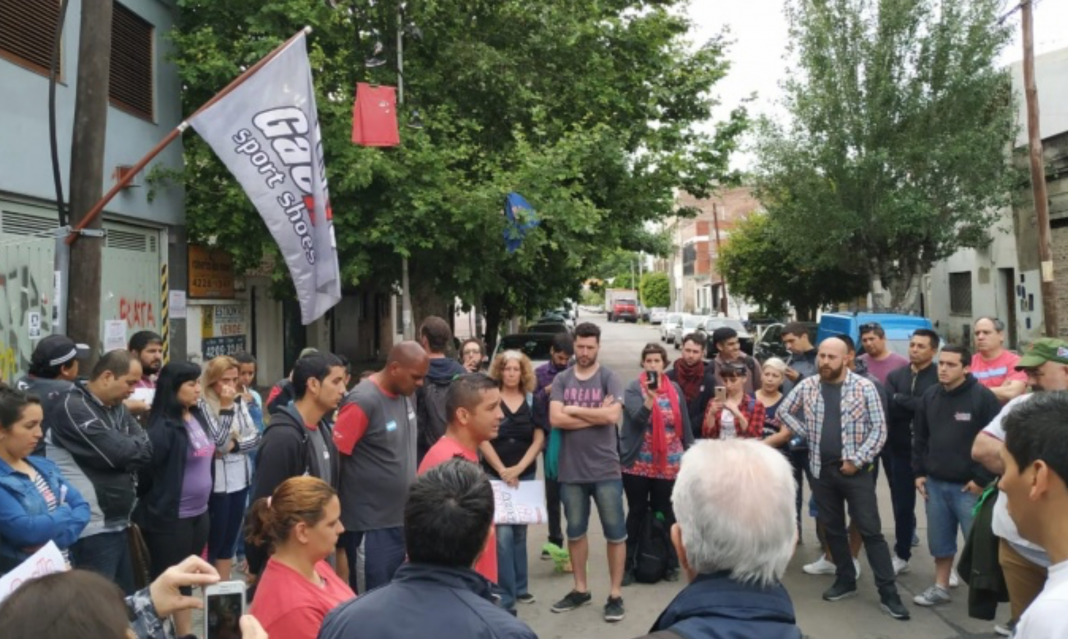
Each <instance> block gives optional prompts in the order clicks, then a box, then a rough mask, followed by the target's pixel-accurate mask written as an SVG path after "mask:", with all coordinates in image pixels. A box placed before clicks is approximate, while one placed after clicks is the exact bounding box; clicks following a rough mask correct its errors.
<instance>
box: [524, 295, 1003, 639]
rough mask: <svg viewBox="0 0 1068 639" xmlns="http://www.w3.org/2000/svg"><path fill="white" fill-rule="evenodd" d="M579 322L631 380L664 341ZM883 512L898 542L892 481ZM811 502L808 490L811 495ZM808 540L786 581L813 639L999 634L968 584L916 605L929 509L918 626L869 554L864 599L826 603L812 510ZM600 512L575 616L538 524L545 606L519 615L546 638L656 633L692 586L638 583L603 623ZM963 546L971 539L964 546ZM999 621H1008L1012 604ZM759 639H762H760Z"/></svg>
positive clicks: (912, 578) (644, 330)
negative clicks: (975, 607)
mask: <svg viewBox="0 0 1068 639" xmlns="http://www.w3.org/2000/svg"><path fill="white" fill-rule="evenodd" d="M583 315H584V316H583V317H580V319H579V321H580V322H581V321H593V322H596V323H598V324H600V325H601V326H602V331H603V332H602V339H601V355H600V359H601V362H602V363H603V364H604V365H606V366H608V367H609V368H611V369H612V370H614V371H615V372H616V373H618V374H619V375H620V376H621V377H622V378H623V379H624V381H629V380H631V379H634V378H636V377H637V375H638V372H639V370H640V367H639V361H638V360H639V355H640V353H641V349H642V347H643V346H644V345H645V344H646V343H647V342H655V341H658V340H659V332H658V331H657V329H656V327H652V326H640V325H634V324H608V323H607V322H606V321H605V316H603V315H594V316H589V315H586V314H583ZM668 352H669V354H670V356H671V358H672V359H674V357H675V356H676V354H677V351H675V350H674V349H673V348H672V347H671V346H668ZM878 492H879V507H880V512H881V514H882V522H883V532H884V533H885V534H886V535H887V540H888V542H890V543H891V544H892V543H893V516H892V513H891V510H890V493H889V488H888V486H887V483H886V480H885V479H880V481H879V487H878ZM805 499H806V501H807V499H808V490H807V487H806V490H805ZM804 514H805V515H806V516H805V517H804V529H803V533H802V536H803V543H802V544H801V545H800V546H798V549H797V553H796V554H795V555H794V558H793V560H792V561H791V563H790V567H789V569H788V570H787V572H786V575H785V577H784V580H783V581H784V584H785V586H786V589H787V590H788V591H789V593H790V596H791V598H792V599H793V602H794V607H795V609H796V612H797V619H798V624H799V625H800V627H801V629H802V631H803V632H804V634H805V635H807V636H808V637H812V638H813V639H859V638H863V639H876V638H880V639H881V638H897V637H901V638H905V637H909V638H923V639H950V638H965V637H967V638H972V637H992V636H995V635H994V633H993V622H986V621H980V620H976V619H970V618H969V617H968V614H967V596H968V590H967V586H966V585H962V586H961V587H960V588H958V589H956V590H954V591H953V601H952V602H951V603H949V604H945V605H944V606H941V607H938V608H934V609H932V608H921V607H919V606H916V605H914V604H913V603H912V597H913V596H914V595H916V594H919V593H920V592H922V591H923V590H924V589H925V588H927V587H928V586H929V585H931V584H932V583H933V582H934V561H933V560H932V559H931V556H930V554H929V553H928V552H927V549H926V546H927V544H926V528H927V522H926V517H925V515H924V512H923V509H922V506H918V507H917V517H918V518H919V535H920V539H921V541H922V542H923V543H921V545H920V546H919V547H917V548H914V549H913V551H914V554H913V558H912V566H911V570H910V571H909V572H908V573H905V574H903V575H901V576H900V577H899V578H898V587H899V588H900V591H901V596H902V599H903V600H904V601H905V603H906V605H907V606H908V607H909V609H910V612H911V613H912V619H911V620H910V621H904V622H903V621H896V620H894V619H891V618H890V617H889V616H887V615H885V614H883V613H882V612H881V611H880V610H879V605H878V604H879V600H878V595H877V593H876V590H875V584H874V581H873V580H872V576H871V570H870V569H869V567H868V564H867V560H866V559H865V558H864V553H861V564H862V571H863V574H862V576H861V578H860V580H859V586H860V588H859V591H860V594H859V596H858V597H856V598H853V599H846V600H843V601H840V602H836V603H828V602H825V601H823V600H822V599H821V598H820V595H821V594H822V592H823V590H824V589H826V588H828V587H829V586H830V585H831V583H832V582H833V579H834V578H833V576H819V577H814V576H810V575H806V574H805V573H804V572H802V570H801V566H802V565H804V564H806V563H808V562H811V561H813V560H814V559H815V558H816V557H817V556H818V555H819V550H818V549H817V544H816V533H815V522H814V520H813V519H811V518H809V517H807V510H806V511H805V513H804ZM596 516H597V515H596V509H594V511H593V520H591V522H590V533H589V534H590V551H591V552H590V562H589V563H590V577H589V583H590V590H591V592H592V593H593V597H594V601H593V605H590V606H585V607H583V608H580V609H578V610H575V611H573V612H569V613H564V614H554V613H552V612H551V611H550V609H549V607H550V606H551V605H552V603H553V602H554V601H556V600H557V599H559V598H561V597H563V596H564V595H566V594H567V592H568V591H569V590H570V589H571V587H572V584H573V582H572V578H571V575H567V574H558V573H555V572H554V571H553V567H552V564H551V563H550V562H547V561H540V560H539V559H538V556H539V554H540V552H541V546H542V544H544V543H545V541H546V537H547V529H546V527H545V526H531V528H530V531H529V535H528V540H529V557H530V591H531V592H532V593H533V594H534V595H535V596H536V597H537V602H536V603H533V604H530V605H522V604H520V609H519V616H520V618H521V619H523V620H524V621H526V622H527V623H528V624H529V625H530V626H531V628H533V629H534V631H535V632H537V634H538V636H539V637H541V638H542V639H555V638H565V637H566V638H576V637H613V638H626V637H636V636H640V635H642V634H644V633H646V632H648V630H649V627H650V625H651V624H652V623H653V622H654V621H655V620H656V618H657V616H658V615H659V614H660V612H661V611H662V610H663V609H664V607H665V606H666V605H667V604H668V603H669V602H670V601H671V599H672V598H673V597H674V596H675V594H676V593H677V592H678V591H679V590H681V589H682V587H683V586H684V583H683V581H684V580H683V581H680V582H679V583H674V584H672V583H666V582H661V583H659V584H655V585H643V584H635V585H633V586H629V587H627V588H624V589H623V597H624V601H625V605H626V611H627V617H626V619H625V620H624V621H622V622H619V623H617V624H612V625H609V624H607V623H606V622H605V621H604V620H603V619H602V613H603V610H602V608H603V606H604V601H605V599H606V598H607V596H608V564H607V561H606V559H605V543H604V536H603V535H602V534H601V529H600V523H599V522H597V521H596ZM959 545H960V547H963V542H960V544H959ZM1002 610H1003V611H1004V612H1003V613H1002V614H1001V616H1000V617H999V619H1000V620H1004V619H1005V618H1007V617H1008V607H1007V606H1003V607H1002ZM754 639H758V638H754Z"/></svg>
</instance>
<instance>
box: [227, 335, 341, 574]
mask: <svg viewBox="0 0 1068 639" xmlns="http://www.w3.org/2000/svg"><path fill="white" fill-rule="evenodd" d="M292 383H293V392H294V396H295V397H296V400H295V401H293V403H292V404H288V405H285V406H279V407H278V410H277V411H276V412H275V413H274V414H273V415H272V416H271V425H270V426H268V427H267V429H266V430H265V431H264V432H263V439H262V440H261V441H260V450H259V453H258V455H257V456H256V477H255V479H254V481H253V486H252V501H253V502H255V501H256V500H257V499H260V498H263V497H270V496H271V494H272V493H274V489H275V488H277V487H278V485H279V484H281V483H282V482H284V481H285V480H287V479H289V478H290V477H300V476H302V475H310V476H312V477H318V478H319V479H321V480H323V481H325V482H326V483H328V484H330V485H331V486H332V487H333V488H334V490H337V488H338V484H339V478H340V475H341V466H340V464H339V462H338V457H337V447H336V446H335V445H334V438H333V429H332V426H331V422H330V418H331V416H332V415H333V414H334V411H335V410H337V407H338V404H340V403H341V398H342V397H344V396H345V366H344V364H342V363H341V360H340V359H338V358H337V356H336V355H332V354H330V353H314V354H312V355H308V356H307V357H302V358H301V359H298V360H297V363H296V364H295V365H294V366H293V380H292ZM246 548H247V550H248V554H247V559H248V562H249V571H250V572H251V573H253V574H259V571H260V568H262V566H263V563H265V562H266V559H267V556H266V553H265V552H264V551H265V549H263V548H255V547H253V546H251V545H249V546H247V547H246Z"/></svg>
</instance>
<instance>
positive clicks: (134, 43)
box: [108, 2, 155, 120]
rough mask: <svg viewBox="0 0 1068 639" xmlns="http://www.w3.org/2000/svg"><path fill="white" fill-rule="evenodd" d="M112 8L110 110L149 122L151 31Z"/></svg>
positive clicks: (138, 19)
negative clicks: (112, 108)
mask: <svg viewBox="0 0 1068 639" xmlns="http://www.w3.org/2000/svg"><path fill="white" fill-rule="evenodd" d="M114 7H115V9H114V13H113V15H112V17H111V75H110V78H109V83H108V97H110V98H111V104H112V105H113V106H116V107H118V108H120V109H122V110H124V111H128V112H130V113H132V114H134V115H137V116H140V117H142V118H145V119H147V120H152V119H153V117H154V115H155V110H154V108H153V107H154V99H153V98H154V96H153V93H154V92H153V82H152V75H153V74H152V66H153V64H152V62H153V55H152V53H153V50H154V47H153V42H152V39H153V38H152V36H153V32H154V28H153V27H152V24H151V23H149V22H147V21H146V20H145V19H144V18H142V17H141V16H139V15H137V14H136V13H134V12H133V11H130V10H129V9H127V8H126V7H124V6H123V5H121V4H119V3H118V2H116V3H115V5H114Z"/></svg>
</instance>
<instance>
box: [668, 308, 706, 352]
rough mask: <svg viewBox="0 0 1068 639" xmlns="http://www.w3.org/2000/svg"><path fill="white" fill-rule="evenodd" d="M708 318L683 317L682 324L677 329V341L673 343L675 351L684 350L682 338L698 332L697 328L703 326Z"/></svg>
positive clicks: (701, 316) (699, 316)
mask: <svg viewBox="0 0 1068 639" xmlns="http://www.w3.org/2000/svg"><path fill="white" fill-rule="evenodd" d="M707 318H708V316H707V315H683V317H682V322H681V323H679V325H678V326H676V327H675V339H674V342H673V343H674V344H675V350H682V338H684V337H686V336H687V335H689V334H690V333H694V332H696V331H697V327H699V326H701V324H703V323H704V321H705V319H707Z"/></svg>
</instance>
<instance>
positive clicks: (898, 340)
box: [816, 313, 934, 357]
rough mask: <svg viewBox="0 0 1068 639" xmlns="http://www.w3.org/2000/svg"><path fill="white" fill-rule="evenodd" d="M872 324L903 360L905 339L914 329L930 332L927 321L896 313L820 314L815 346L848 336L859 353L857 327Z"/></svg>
mask: <svg viewBox="0 0 1068 639" xmlns="http://www.w3.org/2000/svg"><path fill="white" fill-rule="evenodd" d="M872 323H876V324H879V325H880V326H882V327H883V330H884V331H886V345H887V347H888V348H889V349H890V350H891V351H893V352H895V353H898V354H900V355H903V356H904V357H908V356H909V338H910V337H912V333H913V331H915V330H916V329H918V328H927V329H930V330H934V325H933V324H931V320H929V319H927V318H926V317H919V316H916V315H901V314H897V313H824V314H823V315H822V316H821V317H820V324H819V329H818V331H817V333H816V343H817V344H818V343H820V342H822V341H823V340H825V339H827V338H828V337H834V336H835V335H848V336H850V337H852V338H853V342H854V343H855V344H856V345H857V350H858V351H860V350H861V347H860V328H861V327H862V326H864V325H865V324H872Z"/></svg>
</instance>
